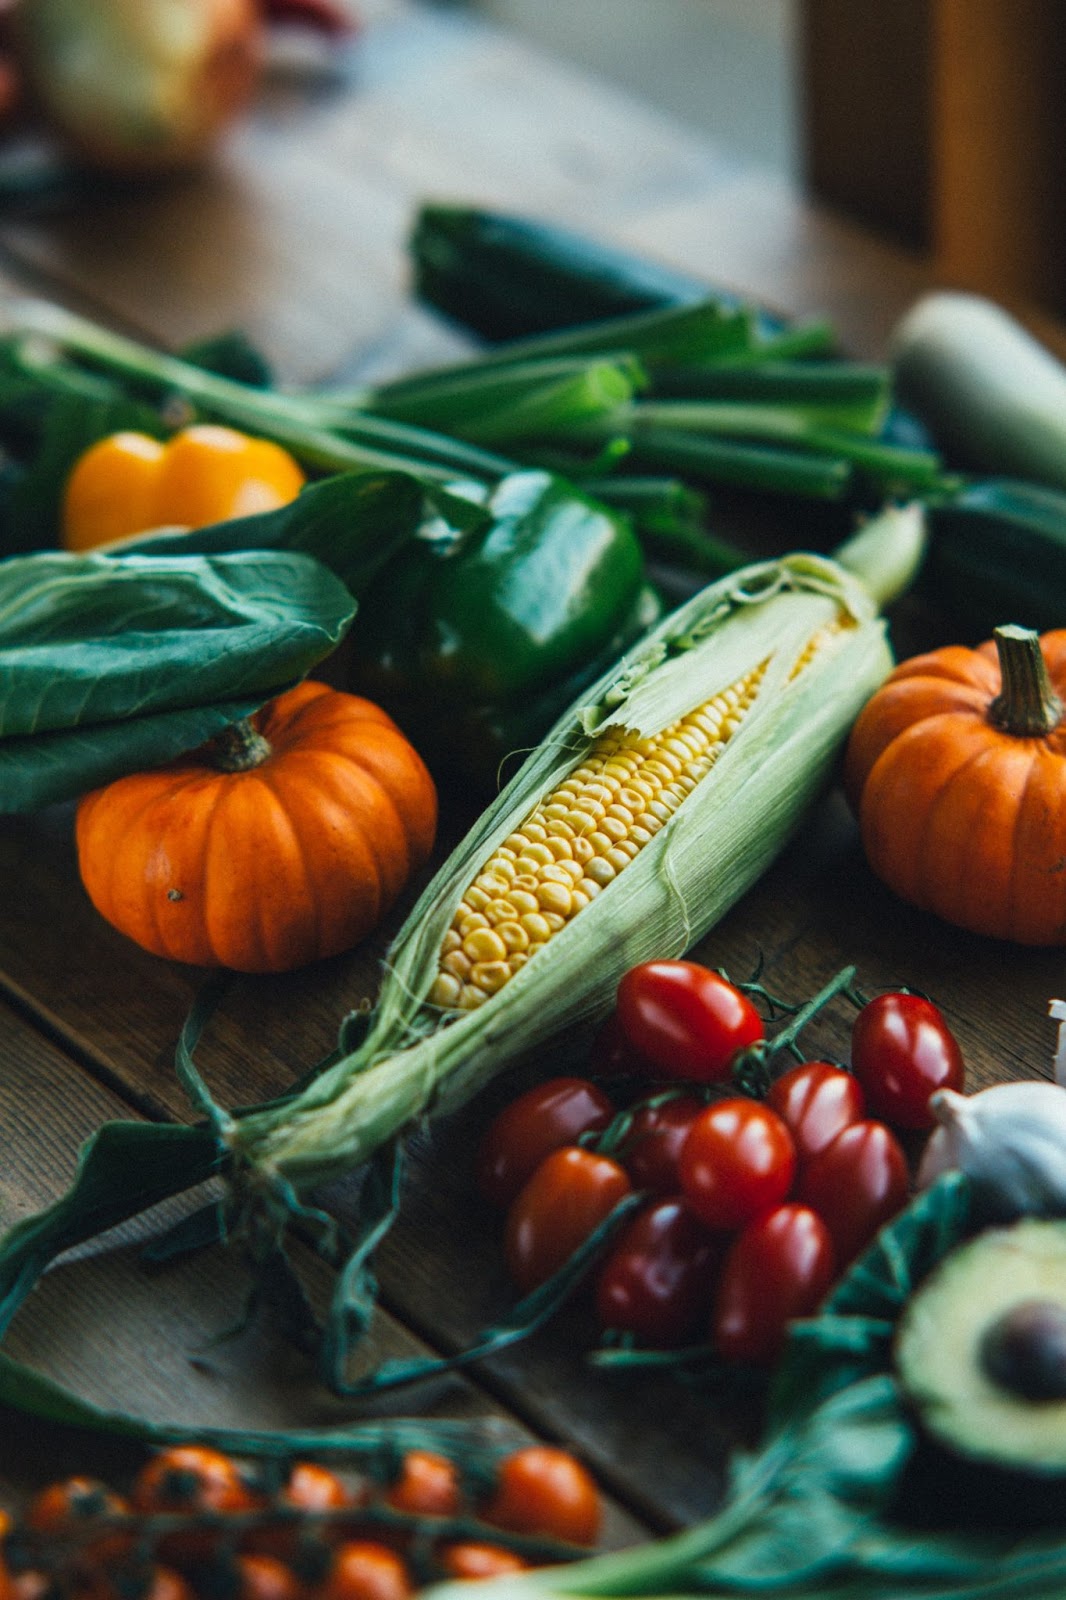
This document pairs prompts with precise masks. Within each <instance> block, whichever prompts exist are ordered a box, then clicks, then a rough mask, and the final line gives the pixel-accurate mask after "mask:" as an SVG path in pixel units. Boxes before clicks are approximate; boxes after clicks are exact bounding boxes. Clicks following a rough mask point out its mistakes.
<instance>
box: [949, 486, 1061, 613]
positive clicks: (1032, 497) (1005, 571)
mask: <svg viewBox="0 0 1066 1600" xmlns="http://www.w3.org/2000/svg"><path fill="white" fill-rule="evenodd" d="M927 522H928V527H929V548H928V553H927V555H926V559H925V564H924V567H923V570H922V577H921V587H922V589H923V590H924V591H925V592H926V593H927V594H928V595H929V597H930V599H931V600H933V601H934V603H935V604H936V605H937V606H938V607H940V608H941V609H943V610H944V611H946V612H948V613H949V614H950V615H951V616H952V617H953V618H954V619H955V620H956V621H957V622H958V623H959V624H960V625H962V626H963V627H964V628H966V629H967V630H968V631H969V633H970V635H971V638H972V640H974V641H976V640H979V639H988V638H991V635H992V630H993V628H996V627H999V626H1000V625H1001V624H1002V623H1006V622H1016V623H1020V624H1021V625H1022V626H1024V627H1028V628H1036V629H1037V630H1038V632H1041V633H1044V632H1047V631H1048V629H1050V628H1062V627H1066V493H1063V492H1061V491H1059V490H1057V489H1050V488H1047V487H1045V486H1044V485H1042V484H1035V483H1029V482H1026V481H1024V480H1020V479H1011V478H983V479H973V480H970V481H969V482H965V483H963V484H962V485H961V487H959V488H958V489H957V490H955V491H954V492H952V493H949V494H947V495H945V496H943V497H939V498H937V499H934V500H933V501H931V503H930V504H929V506H928V508H927Z"/></svg>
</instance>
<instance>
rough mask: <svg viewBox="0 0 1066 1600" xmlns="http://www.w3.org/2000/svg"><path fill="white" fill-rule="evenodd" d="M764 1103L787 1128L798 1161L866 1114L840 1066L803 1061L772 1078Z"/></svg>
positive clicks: (855, 1084)
mask: <svg viewBox="0 0 1066 1600" xmlns="http://www.w3.org/2000/svg"><path fill="white" fill-rule="evenodd" d="M766 1104H767V1105H768V1106H770V1107H771V1109H772V1110H774V1111H776V1112H777V1114H778V1116H779V1117H780V1118H781V1119H782V1121H783V1122H785V1123H786V1124H787V1125H788V1130H789V1132H790V1133H791V1135H792V1142H793V1144H794V1145H795V1146H796V1154H797V1156H798V1157H799V1159H800V1161H801V1162H804V1161H808V1160H809V1159H810V1157H811V1156H815V1155H817V1154H818V1152H819V1150H824V1149H825V1147H826V1145H827V1144H829V1143H830V1141H831V1140H833V1139H835V1138H836V1136H837V1134H838V1133H839V1132H840V1131H841V1129H842V1128H846V1127H848V1126H849V1125H850V1124H851V1123H853V1122H858V1121H860V1120H861V1118H863V1117H864V1116H865V1115H866V1100H865V1097H864V1095H863V1091H862V1085H861V1084H860V1083H859V1080H858V1079H857V1078H856V1077H855V1076H854V1075H853V1074H852V1073H850V1072H845V1071H844V1069H843V1067H835V1066H833V1065H832V1064H831V1063H830V1062H828V1061H803V1062H801V1063H800V1064H799V1066H795V1067H790V1068H789V1069H788V1071H787V1072H783V1073H782V1074H781V1076H780V1077H779V1078H775V1079H774V1081H773V1083H772V1084H771V1085H770V1088H769V1089H768V1091H767V1094H766Z"/></svg>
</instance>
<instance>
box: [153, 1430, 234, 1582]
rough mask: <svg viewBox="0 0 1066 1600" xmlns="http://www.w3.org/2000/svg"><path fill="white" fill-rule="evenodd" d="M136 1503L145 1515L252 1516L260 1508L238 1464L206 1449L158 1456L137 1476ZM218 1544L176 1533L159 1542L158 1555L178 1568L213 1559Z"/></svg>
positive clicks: (203, 1534) (198, 1533)
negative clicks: (211, 1513)
mask: <svg viewBox="0 0 1066 1600" xmlns="http://www.w3.org/2000/svg"><path fill="white" fill-rule="evenodd" d="M132 1500H133V1505H134V1508H135V1510H137V1511H143V1512H155V1511H169V1512H182V1511H185V1512H190V1513H191V1512H196V1511H220V1512H228V1511H234V1512H235V1511H251V1510H254V1509H255V1508H256V1507H257V1506H259V1505H260V1504H261V1503H262V1501H261V1497H260V1496H259V1495H257V1494H256V1493H255V1492H254V1491H253V1490H252V1489H251V1487H250V1486H249V1484H248V1482H247V1480H246V1479H245V1477H244V1474H243V1473H242V1472H241V1470H240V1468H239V1467H238V1465H237V1463H236V1462H235V1461H233V1460H232V1459H231V1457H229V1456H227V1455H225V1454H223V1452H222V1451H220V1450H213V1449H210V1448H209V1447H207V1446H205V1445H175V1446H173V1447H171V1448H170V1449H167V1450H162V1451H160V1453H159V1454H158V1455H157V1456H154V1457H153V1458H152V1460H151V1461H149V1462H148V1464H147V1465H146V1466H144V1467H142V1468H141V1470H140V1472H139V1473H138V1474H137V1477H136V1478H135V1480H134V1483H133V1493H132ZM217 1543H218V1535H217V1533H215V1532H212V1531H204V1530H195V1531H194V1530H189V1531H188V1532H185V1531H176V1532H174V1533H170V1534H166V1535H165V1536H164V1537H163V1538H162V1539H160V1540H159V1545H158V1551H159V1554H160V1556H162V1557H163V1559H164V1560H165V1561H176V1562H178V1563H179V1565H180V1564H183V1563H185V1562H189V1561H200V1560H206V1559H209V1558H210V1556H211V1555H212V1553H213V1551H214V1549H215V1547H216V1545H217Z"/></svg>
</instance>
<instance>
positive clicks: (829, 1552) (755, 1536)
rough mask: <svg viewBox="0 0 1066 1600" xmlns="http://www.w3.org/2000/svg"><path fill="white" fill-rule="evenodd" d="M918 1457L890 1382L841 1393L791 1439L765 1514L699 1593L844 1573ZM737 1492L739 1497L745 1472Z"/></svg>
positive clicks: (702, 1571)
mask: <svg viewBox="0 0 1066 1600" xmlns="http://www.w3.org/2000/svg"><path fill="white" fill-rule="evenodd" d="M912 1448H913V1433H912V1430H911V1428H910V1426H909V1423H908V1421H907V1418H906V1416H905V1414H904V1409H903V1406H902V1403H901V1401H900V1397H899V1394H898V1392H897V1389H896V1386H895V1384H894V1383H893V1382H892V1380H891V1379H890V1378H888V1377H886V1376H884V1375H877V1376H875V1377H872V1378H867V1379H866V1380H865V1381H864V1382H862V1383H857V1384H852V1385H851V1386H849V1387H848V1388H846V1389H843V1390H841V1391H840V1392H839V1393H838V1394H835V1395H833V1396H832V1397H831V1398H830V1399H828V1400H826V1401H825V1402H824V1403H823V1404H822V1405H821V1406H819V1407H818V1408H817V1410H816V1411H814V1412H813V1413H812V1415H811V1417H810V1418H809V1419H808V1421H807V1422H806V1424H805V1425H804V1426H803V1428H802V1429H800V1431H799V1432H798V1433H797V1435H796V1436H795V1438H794V1440H793V1441H792V1449H791V1453H790V1455H789V1456H788V1457H787V1458H786V1460H785V1461H784V1464H783V1465H782V1467H781V1468H780V1470H779V1471H778V1473H777V1474H776V1477H775V1480H774V1485H773V1489H772V1491H771V1497H770V1502H769V1504H768V1505H767V1506H766V1507H765V1509H764V1510H763V1512H762V1514H761V1515H759V1516H756V1517H752V1518H751V1520H750V1521H749V1522H748V1524H747V1526H746V1528H745V1529H744V1531H743V1532H742V1533H741V1534H740V1535H739V1536H738V1537H736V1538H734V1539H732V1540H731V1541H730V1542H729V1543H728V1545H726V1546H725V1548H724V1550H721V1551H719V1552H717V1553H715V1554H714V1555H713V1556H712V1557H711V1558H710V1560H709V1562H707V1563H705V1564H701V1565H700V1566H698V1567H697V1568H696V1571H695V1573H694V1574H692V1575H691V1576H693V1577H695V1579H696V1582H697V1583H698V1585H699V1586H700V1587H701V1588H711V1587H713V1586H714V1585H716V1584H729V1585H730V1586H735V1587H736V1588H737V1589H738V1590H740V1591H742V1592H743V1591H745V1590H754V1589H759V1588H762V1587H763V1586H764V1585H765V1584H766V1583H767V1582H768V1581H772V1582H773V1583H775V1584H787V1585H792V1584H796V1583H800V1582H809V1581H810V1580H811V1579H812V1578H815V1577H818V1576H820V1575H823V1574H831V1573H835V1572H837V1571H840V1570H844V1569H846V1568H847V1567H848V1565H850V1564H851V1561H852V1551H853V1549H854V1547H855V1545H856V1544H857V1542H858V1540H859V1539H860V1537H861V1536H862V1535H863V1534H864V1532H865V1530H866V1527H867V1526H868V1524H869V1522H870V1520H871V1518H872V1517H873V1516H874V1514H875V1513H877V1512H878V1511H880V1510H881V1509H882V1508H883V1507H884V1506H885V1505H886V1504H887V1503H888V1502H889V1501H890V1500H891V1498H892V1495H893V1493H894V1491H895V1487H896V1484H897V1481H898V1478H899V1474H900V1472H901V1471H902V1469H903V1466H904V1465H905V1463H906V1461H907V1459H908V1457H909V1456H910V1453H911V1450H912ZM757 1470H758V1471H759V1472H760V1474H761V1470H762V1469H761V1465H760V1466H759V1467H758V1468H757ZM736 1492H737V1494H738V1495H739V1496H741V1497H742V1496H743V1492H744V1474H743V1470H742V1471H741V1473H740V1474H738V1479H737V1485H736Z"/></svg>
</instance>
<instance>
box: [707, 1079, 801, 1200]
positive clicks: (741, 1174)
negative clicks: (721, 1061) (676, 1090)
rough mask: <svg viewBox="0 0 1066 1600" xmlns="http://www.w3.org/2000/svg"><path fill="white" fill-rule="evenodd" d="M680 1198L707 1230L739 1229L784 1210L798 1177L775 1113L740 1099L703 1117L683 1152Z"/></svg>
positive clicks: (789, 1138) (720, 1102) (789, 1142)
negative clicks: (773, 1211)
mask: <svg viewBox="0 0 1066 1600" xmlns="http://www.w3.org/2000/svg"><path fill="white" fill-rule="evenodd" d="M680 1174H681V1192H682V1194H683V1195H684V1197H685V1200H686V1201H687V1203H688V1205H689V1206H690V1207H691V1208H692V1210H693V1211H694V1212H695V1214H696V1216H697V1217H698V1218H699V1220H700V1221H701V1222H702V1223H703V1224H704V1225H705V1226H706V1227H708V1228H740V1227H743V1226H744V1224H745V1223H747V1222H750V1221H752V1220H753V1219H754V1218H755V1217H757V1216H759V1215H760V1214H761V1213H762V1212H764V1211H769V1210H770V1208H771V1207H772V1206H776V1205H778V1204H780V1202H781V1201H782V1200H784V1198H785V1196H786V1195H787V1194H788V1192H789V1190H790V1189H791V1187H792V1180H793V1178H794V1177H795V1174H796V1150H795V1146H794V1145H793V1143H792V1135H791V1134H790V1133H789V1131H788V1128H787V1127H786V1126H785V1124H784V1122H782V1120H781V1118H780V1117H779V1116H778V1115H777V1112H776V1111H773V1110H771V1109H770V1107H769V1106H767V1105H764V1104H763V1103H762V1101H760V1100H748V1099H746V1098H744V1097H742V1096H740V1095H736V1096H734V1097H732V1098H730V1099H728V1100H718V1101H716V1102H715V1103H714V1104H713V1105H709V1106H707V1107H706V1108H705V1109H704V1110H703V1111H701V1112H700V1114H699V1116H698V1117H697V1118H696V1120H695V1121H694V1122H693V1124H692V1127H691V1128H690V1129H689V1132H688V1137H687V1138H686V1140H685V1143H684V1146H683V1147H682V1150H681V1160H680Z"/></svg>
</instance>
